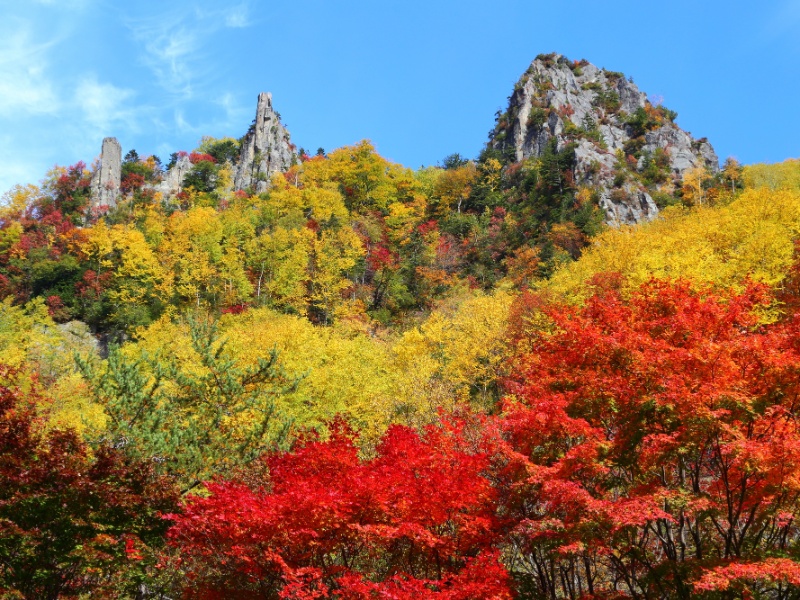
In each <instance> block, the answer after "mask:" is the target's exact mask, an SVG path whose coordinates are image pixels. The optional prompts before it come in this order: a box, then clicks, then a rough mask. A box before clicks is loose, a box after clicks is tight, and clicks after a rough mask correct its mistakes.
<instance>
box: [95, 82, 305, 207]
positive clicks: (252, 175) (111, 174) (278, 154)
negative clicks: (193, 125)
mask: <svg viewBox="0 0 800 600" xmlns="http://www.w3.org/2000/svg"><path fill="white" fill-rule="evenodd" d="M182 154H185V153H182ZM296 160H297V153H296V152H295V149H294V145H293V144H292V143H291V142H290V138H289V132H288V130H287V129H286V128H285V127H284V126H283V124H282V123H281V120H280V116H279V115H278V113H276V112H275V110H274V109H273V107H272V94H269V93H262V94H259V96H258V105H257V107H256V118H255V119H254V121H253V124H252V126H251V127H250V129H249V131H248V132H247V133H246V134H245V135H244V137H243V138H242V139H241V148H240V150H239V154H238V157H237V158H236V160H235V161H234V164H233V165H232V166H233V174H234V180H233V189H234V190H247V189H253V190H254V191H255V192H257V193H261V192H263V191H265V190H266V189H267V187H268V186H269V180H270V178H271V177H272V175H273V174H274V173H277V172H280V171H286V170H288V169H289V167H291V166H292V164H294V162H295V161H296ZM192 168H193V164H192V163H191V161H190V159H189V157H188V155H181V156H180V157H179V158H178V159H177V160H176V162H175V163H174V164H173V165H172V167H171V168H170V169H169V170H168V171H166V172H165V173H164V174H163V176H162V177H160V181H158V182H156V183H152V184H151V183H148V184H147V187H150V188H151V189H153V190H154V191H156V192H159V193H161V194H162V196H163V197H165V198H169V197H172V196H174V195H175V194H177V193H178V192H180V191H181V190H182V189H183V185H184V180H185V178H186V176H187V175H188V174H189V173H190V172H191V171H192ZM121 171H122V148H121V147H120V144H119V142H118V141H117V139H116V138H105V139H104V140H103V149H102V151H101V154H100V162H99V167H98V169H97V170H96V171H95V173H94V175H93V176H92V204H93V205H94V206H101V205H107V206H109V207H111V206H114V205H115V204H116V203H117V197H118V196H119V194H120V178H121Z"/></svg>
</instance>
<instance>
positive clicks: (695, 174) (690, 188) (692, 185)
mask: <svg viewBox="0 0 800 600" xmlns="http://www.w3.org/2000/svg"><path fill="white" fill-rule="evenodd" d="M710 179H711V175H709V173H708V170H706V168H705V167H693V168H691V169H687V170H686V171H685V172H684V174H683V200H684V202H685V203H686V204H688V205H689V206H696V205H702V204H704V202H705V188H704V185H705V184H706V183H707V182H708V181H709V180H710Z"/></svg>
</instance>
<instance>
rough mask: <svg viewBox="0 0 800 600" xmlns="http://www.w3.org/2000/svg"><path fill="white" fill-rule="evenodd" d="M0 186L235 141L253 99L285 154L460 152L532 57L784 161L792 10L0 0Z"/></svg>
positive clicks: (438, 155)
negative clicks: (613, 74) (265, 96)
mask: <svg viewBox="0 0 800 600" xmlns="http://www.w3.org/2000/svg"><path fill="white" fill-rule="evenodd" d="M0 7H2V12H1V13H0V15H2V18H0V165H2V166H1V167H0V193H2V192H3V191H5V190H7V189H8V188H10V187H11V186H12V185H13V184H15V183H36V182H38V181H39V180H40V179H41V178H42V177H43V176H44V175H45V173H46V171H47V170H48V169H49V168H50V167H52V166H53V165H54V164H59V165H69V164H72V163H75V162H77V161H78V160H84V161H85V162H87V163H89V164H90V163H91V162H92V160H93V159H94V158H95V157H96V155H97V154H98V152H99V149H100V144H101V140H102V138H103V137H105V136H111V135H113V136H116V137H117V138H119V140H120V142H121V144H122V146H123V151H127V150H129V149H131V148H135V149H136V150H137V151H138V152H139V154H140V155H146V154H157V155H159V156H160V157H161V158H162V159H164V160H165V161H166V159H167V158H168V156H169V154H170V152H173V151H175V150H191V149H192V148H194V147H195V146H196V144H197V142H198V140H199V139H200V137H201V136H203V135H213V136H217V137H220V136H226V135H229V136H233V137H239V136H241V135H242V134H243V133H244V132H245V131H246V130H247V127H248V125H249V124H250V122H251V120H252V118H253V116H254V114H255V103H256V97H257V95H258V93H259V92H261V91H271V92H272V94H273V104H274V106H275V108H276V109H277V110H278V111H279V112H280V113H281V114H282V117H283V121H284V123H285V124H286V126H287V127H288V128H289V131H290V132H291V134H292V139H293V141H294V142H295V143H296V144H297V145H298V146H302V147H305V148H308V149H310V150H312V151H315V150H316V149H317V148H318V147H323V148H325V149H326V150H331V149H333V148H336V147H339V146H342V145H345V144H352V143H355V142H357V141H359V140H361V139H363V138H369V139H371V140H372V141H373V142H374V143H375V145H376V146H377V148H378V151H379V152H380V153H381V154H383V155H384V156H386V157H387V158H389V159H391V160H394V161H397V162H400V163H403V164H405V165H407V166H410V167H414V168H416V167H419V166H421V165H430V164H436V163H437V162H438V161H440V160H441V159H442V158H443V157H444V156H446V155H448V154H450V153H453V152H459V153H461V154H463V155H465V156H476V155H477V154H478V152H479V151H480V149H481V147H482V145H483V143H484V142H485V140H486V134H487V132H488V130H489V129H490V128H491V127H492V125H493V121H494V113H495V111H496V110H498V109H500V108H505V105H506V98H507V96H508V95H509V94H510V93H511V91H512V88H513V85H514V82H515V81H516V80H517V79H518V78H519V77H520V75H521V74H522V73H523V72H524V71H525V69H526V68H527V66H528V64H529V63H530V61H531V60H533V58H534V57H535V56H536V55H537V54H539V53H546V52H552V51H557V52H560V53H562V54H565V55H567V56H568V57H570V58H573V59H578V58H586V59H587V60H589V61H590V62H593V63H594V64H596V65H598V66H600V67H605V68H607V69H610V70H614V71H622V72H624V73H625V74H626V75H630V76H632V77H633V78H634V80H635V82H636V83H637V84H638V85H639V87H640V88H641V89H642V90H643V91H645V92H646V93H648V94H651V95H655V96H659V97H662V98H663V101H664V104H665V105H666V106H668V107H669V108H671V109H673V110H676V111H677V112H678V114H679V116H678V123H679V124H680V125H681V126H682V127H684V128H685V129H688V130H689V131H691V132H692V134H694V135H695V136H706V137H708V138H709V140H710V141H711V143H712V144H713V145H714V146H715V148H716V149H717V153H718V154H719V155H720V158H721V159H724V158H725V157H727V156H730V155H733V156H735V157H737V158H738V159H739V160H741V161H742V162H745V163H752V162H777V161H780V160H784V159H786V158H790V157H797V156H800V111H799V110H798V109H799V108H800V102H799V101H798V96H799V95H800V94H799V93H800V35H798V32H800V0H767V1H765V2H751V1H747V2H744V1H738V0H729V1H726V2H721V1H717V0H705V1H702V2H700V1H697V0H693V1H691V2H689V1H684V0H676V1H668V2H666V1H665V2H641V0H636V1H633V0H630V1H628V0H624V1H614V0H610V1H606V2H600V1H598V0H585V1H569V0H561V1H558V0H550V1H549V2H540V1H538V0H527V1H517V0H507V1H505V2H503V3H495V2H476V1H473V0H461V1H459V2H454V1H453V2H451V1H449V0H447V1H437V0H428V1H426V2H422V1H418V0H408V1H406V2H402V3H400V2H384V3H379V2H375V1H373V2H366V1H360V0H348V1H344V0H341V1H339V2H334V1H331V0H329V1H327V2H325V1H322V0H307V1H305V2H299V1H292V2H289V1H283V0H275V1H272V2H266V1H257V0H233V1H227V0H215V1H213V2H212V1H207V0H194V1H192V2H184V1H183V0H170V1H164V0H161V1H160V2H154V1H150V0H136V1H130V2H112V1H111V0H25V1H24V2H20V1H19V0H0Z"/></svg>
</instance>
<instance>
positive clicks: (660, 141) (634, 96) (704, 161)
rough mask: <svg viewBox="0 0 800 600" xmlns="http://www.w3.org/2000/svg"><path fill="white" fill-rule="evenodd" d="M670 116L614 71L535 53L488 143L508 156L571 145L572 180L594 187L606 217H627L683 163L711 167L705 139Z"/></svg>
mask: <svg viewBox="0 0 800 600" xmlns="http://www.w3.org/2000/svg"><path fill="white" fill-rule="evenodd" d="M675 117H676V114H675V113H674V112H672V111H670V110H668V109H666V108H664V107H663V106H660V105H659V104H658V103H657V102H651V101H650V100H648V98H647V96H646V95H645V94H644V93H643V92H641V91H640V90H639V88H638V87H637V86H636V85H635V84H634V83H633V82H632V81H631V80H629V79H626V78H625V77H624V76H623V75H622V74H621V73H616V72H611V71H606V70H604V69H599V68H597V67H596V66H594V65H592V64H590V63H588V62H586V61H576V62H573V61H570V60H568V59H566V58H565V57H563V56H561V55H558V54H549V55H541V56H539V57H537V58H536V60H534V61H533V63H531V66H530V67H529V68H528V70H527V71H526V72H525V74H524V75H523V76H522V78H521V79H520V80H519V82H518V83H517V84H516V86H515V88H514V92H513V94H512V95H511V96H510V98H509V104H508V109H507V111H506V112H505V113H502V114H499V115H498V118H497V124H496V126H495V129H494V130H493V132H492V133H491V134H490V136H491V137H490V142H489V145H490V147H492V148H495V149H497V150H500V151H502V152H503V154H504V155H506V156H507V157H508V158H509V159H510V160H514V161H522V160H525V159H528V158H538V157H540V156H542V155H543V153H544V152H545V150H546V148H547V147H548V145H553V146H554V147H555V149H556V150H563V149H564V148H566V147H567V146H571V147H572V148H573V149H574V152H575V166H574V177H575V179H576V182H577V183H578V184H580V185H585V186H591V187H593V188H595V189H596V190H597V192H598V196H599V204H600V206H601V207H602V208H603V209H604V210H605V213H606V220H607V222H609V223H611V224H620V223H634V222H638V221H643V220H648V219H652V218H653V217H654V216H655V215H656V214H658V207H657V205H656V202H654V200H653V195H656V196H657V197H659V196H666V195H669V194H671V193H673V192H674V190H675V189H676V188H677V187H678V186H680V182H681V180H682V178H683V175H684V173H685V172H686V171H687V170H689V169H692V168H696V167H704V168H706V169H708V170H709V171H710V172H712V173H713V172H716V171H717V170H718V169H719V162H718V159H717V155H716V154H715V153H714V149H713V148H712V147H711V145H710V144H709V143H708V142H707V141H706V140H705V139H700V140H695V139H694V138H692V136H691V135H689V134H688V133H687V132H685V131H683V130H682V129H680V128H679V127H678V126H677V125H676V124H675V123H674V120H675Z"/></svg>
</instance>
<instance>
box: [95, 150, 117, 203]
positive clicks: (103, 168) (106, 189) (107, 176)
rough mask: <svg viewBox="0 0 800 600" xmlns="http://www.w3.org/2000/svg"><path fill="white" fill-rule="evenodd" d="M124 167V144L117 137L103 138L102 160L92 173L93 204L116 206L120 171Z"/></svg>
mask: <svg viewBox="0 0 800 600" xmlns="http://www.w3.org/2000/svg"><path fill="white" fill-rule="evenodd" d="M121 169H122V146H120V144H119V141H118V140H117V138H114V137H107V138H105V139H104V140H103V147H102V149H101V151H100V161H99V163H98V165H97V170H96V171H95V172H94V174H93V175H92V185H91V190H92V204H93V205H94V206H109V207H110V206H114V205H116V203H117V196H118V195H119V186H120V173H121Z"/></svg>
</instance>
